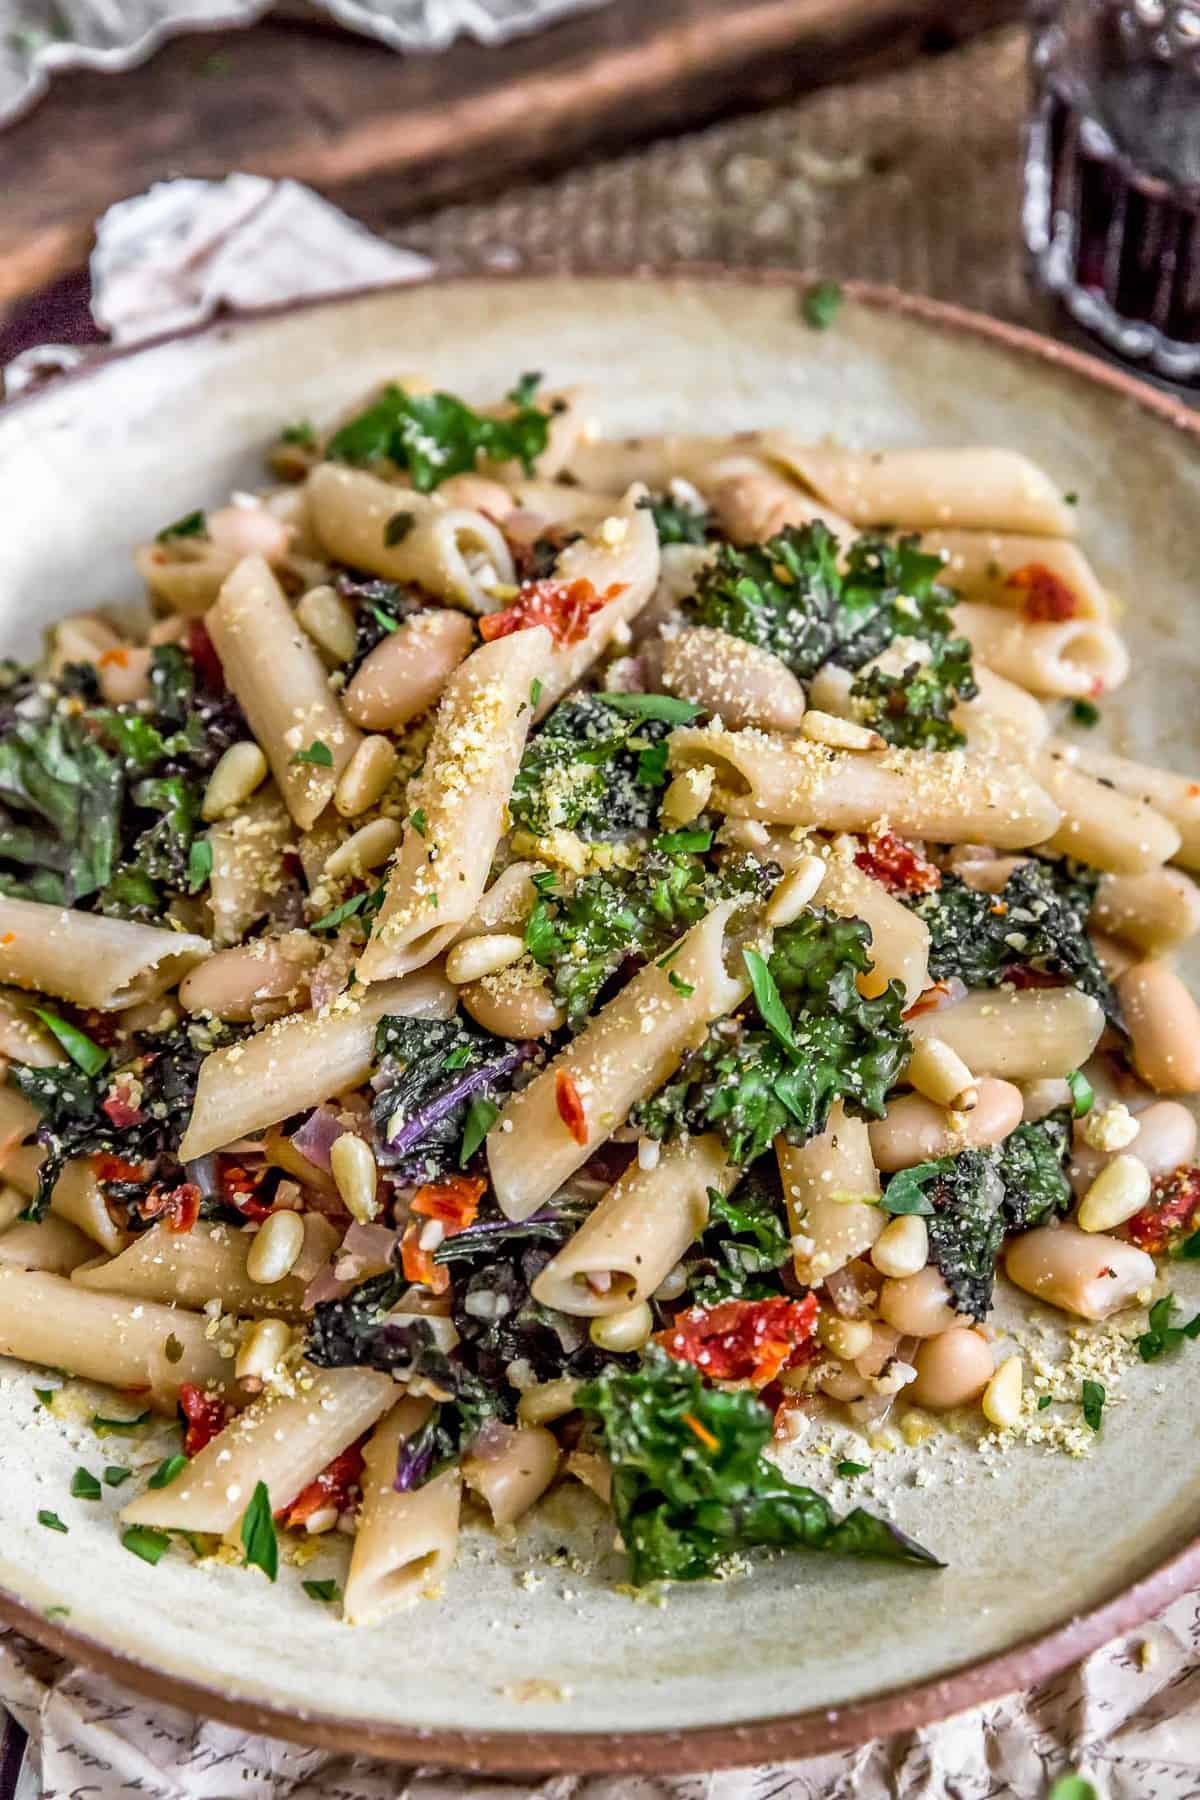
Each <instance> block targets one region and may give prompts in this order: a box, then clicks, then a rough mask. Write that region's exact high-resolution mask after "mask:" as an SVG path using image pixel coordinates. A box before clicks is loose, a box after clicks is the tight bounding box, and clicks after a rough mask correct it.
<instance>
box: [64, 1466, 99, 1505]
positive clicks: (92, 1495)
mask: <svg viewBox="0 0 1200 1800" xmlns="http://www.w3.org/2000/svg"><path fill="white" fill-rule="evenodd" d="M71 1493H72V1494H73V1496H74V1497H75V1499H76V1500H99V1498H100V1493H101V1488H100V1483H99V1482H98V1481H97V1480H96V1477H95V1476H94V1475H93V1474H92V1471H91V1470H90V1469H84V1468H78V1469H76V1471H75V1473H74V1475H72V1477H71Z"/></svg>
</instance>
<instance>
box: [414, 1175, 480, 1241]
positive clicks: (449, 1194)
mask: <svg viewBox="0 0 1200 1800" xmlns="http://www.w3.org/2000/svg"><path fill="white" fill-rule="evenodd" d="M486 1187H487V1182H486V1181H485V1180H484V1178H483V1176H482V1175H446V1176H443V1178H442V1180H441V1181H428V1182H426V1184H425V1186H424V1187H419V1188H418V1189H417V1191H416V1193H415V1194H414V1195H413V1198H412V1206H411V1208H410V1211H412V1212H415V1213H420V1214H421V1216H422V1217H423V1218H426V1219H440V1220H441V1222H442V1224H443V1225H444V1226H445V1227H446V1236H447V1237H452V1236H453V1235H454V1233H455V1232H456V1231H465V1230H466V1228H467V1226H468V1225H473V1224H474V1223H475V1214H476V1213H477V1212H478V1211H479V1202H480V1201H481V1200H482V1198H483V1192H484V1189H485V1188H486Z"/></svg>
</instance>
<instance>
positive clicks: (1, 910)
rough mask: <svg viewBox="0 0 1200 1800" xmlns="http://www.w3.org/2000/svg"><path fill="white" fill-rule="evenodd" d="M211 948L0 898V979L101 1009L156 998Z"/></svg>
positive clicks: (183, 935) (151, 929) (181, 934)
mask: <svg viewBox="0 0 1200 1800" xmlns="http://www.w3.org/2000/svg"><path fill="white" fill-rule="evenodd" d="M209 950H210V945H209V943H208V940H207V938H202V937H196V936H194V935H193V934H192V933H191V932H186V931H166V930H160V928H159V927H158V926H156V925H135V924H134V923H132V921H131V920H129V919H108V918H106V917H105V916H104V914H103V913H84V912H75V911H72V910H71V909H70V908H69V907H64V906H45V905H43V904H42V903H41V902H40V901H37V900H6V899H4V898H2V897H0V981H2V982H9V983H11V985H12V986H13V987H20V988H35V989H37V990H39V991H40V992H41V993H44V994H55V995H57V996H58V998H59V999H60V1000H72V1001H74V1003H75V1005H76V1006H94V1007H95V1008H96V1009H97V1011H99V1012H120V1011H122V1010H123V1009H124V1008H126V1007H129V1006H137V1005H139V1004H140V1002H142V1001H143V1000H154V999H157V997H158V995H159V994H163V993H165V992H166V990H167V989H168V988H170V987H174V986H175V984H176V982H177V981H180V980H182V978H183V976H185V975H186V974H187V972H188V970H189V969H191V968H194V967H195V965H196V964H197V963H198V962H201V961H203V959H204V958H205V957H206V956H207V955H208V954H209Z"/></svg>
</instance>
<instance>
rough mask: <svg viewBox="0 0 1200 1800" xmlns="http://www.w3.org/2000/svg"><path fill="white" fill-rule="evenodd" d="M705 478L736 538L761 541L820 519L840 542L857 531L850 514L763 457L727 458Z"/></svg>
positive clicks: (720, 517) (742, 541) (715, 509)
mask: <svg viewBox="0 0 1200 1800" xmlns="http://www.w3.org/2000/svg"><path fill="white" fill-rule="evenodd" d="M702 479H703V486H704V493H705V497H706V499H707V500H708V501H709V503H710V504H711V506H712V509H713V512H714V513H715V514H716V517H717V522H718V524H719V525H720V527H721V529H722V531H723V532H724V533H725V535H726V537H728V538H730V539H731V540H732V541H733V542H734V543H735V544H761V543H763V542H764V541H765V540H766V539H767V538H770V537H774V536H775V534H776V533H777V532H780V531H782V530H784V529H785V527H787V526H789V525H812V524H814V523H815V522H817V521H819V522H820V523H821V524H822V525H826V526H828V528H829V530H830V531H832V532H833V535H834V537H836V538H837V539H838V540H839V542H840V541H844V540H845V539H847V538H850V537H853V535H854V530H853V527H852V526H851V525H850V524H849V523H848V521H847V520H845V519H843V518H842V517H841V516H840V515H839V514H838V513H835V512H831V511H830V509H829V508H828V507H827V506H822V505H821V503H820V501H818V500H815V499H814V498H813V496H812V494H811V493H807V492H806V491H805V490H804V488H802V487H800V486H799V485H798V484H797V482H796V481H795V480H794V479H792V480H789V479H787V478H786V477H785V476H783V475H781V474H780V473H779V472H778V470H776V469H772V468H770V467H768V466H767V465H766V464H765V463H763V462H761V461H759V460H758V459H757V458H754V457H730V458H728V459H722V460H721V461H719V462H716V463H714V464H713V466H712V467H711V468H710V469H708V470H706V471H705V473H704V476H703V478H702Z"/></svg>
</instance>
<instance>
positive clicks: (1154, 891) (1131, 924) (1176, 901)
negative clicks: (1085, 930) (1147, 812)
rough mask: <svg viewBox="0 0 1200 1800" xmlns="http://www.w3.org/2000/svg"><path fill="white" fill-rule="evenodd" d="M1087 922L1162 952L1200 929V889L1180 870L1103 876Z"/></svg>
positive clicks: (1142, 947)
mask: <svg viewBox="0 0 1200 1800" xmlns="http://www.w3.org/2000/svg"><path fill="white" fill-rule="evenodd" d="M1088 926H1089V928H1092V929H1094V930H1096V931H1101V932H1109V933H1111V934H1112V936H1113V937H1118V938H1121V939H1122V940H1123V941H1124V942H1125V943H1126V944H1132V945H1134V946H1136V948H1137V949H1139V950H1144V951H1145V952H1146V953H1147V954H1148V955H1150V956H1161V955H1163V954H1164V953H1165V952H1166V951H1168V950H1175V949H1178V947H1179V945H1180V944H1184V943H1186V942H1187V940H1188V938H1190V937H1195V935H1196V933H1197V932H1198V931H1200V888H1197V886H1196V883H1195V882H1194V881H1193V880H1192V879H1191V877H1190V876H1188V875H1185V874H1184V873H1183V871H1182V870H1181V869H1149V870H1147V872H1146V873H1145V874H1144V875H1102V876H1101V878H1100V885H1099V886H1098V887H1097V889H1096V898H1095V900H1094V901H1093V903H1092V910H1091V913H1090V914H1089V915H1088Z"/></svg>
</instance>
